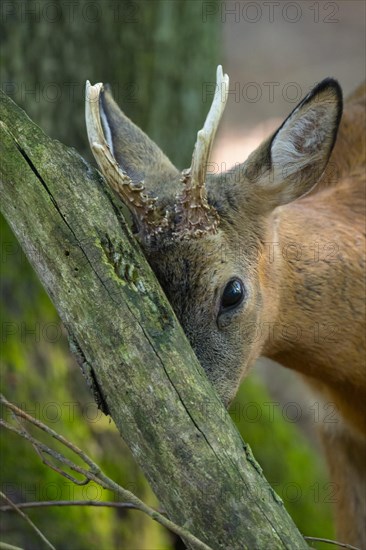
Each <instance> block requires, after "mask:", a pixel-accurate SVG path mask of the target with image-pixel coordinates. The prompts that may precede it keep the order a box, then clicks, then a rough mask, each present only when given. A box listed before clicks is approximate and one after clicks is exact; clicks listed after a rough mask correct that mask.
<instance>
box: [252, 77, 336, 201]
mask: <svg viewBox="0 0 366 550" xmlns="http://www.w3.org/2000/svg"><path fill="white" fill-rule="evenodd" d="M341 115H342V91H341V88H340V86H339V84H338V82H337V81H336V80H333V79H330V78H327V79H325V80H323V81H322V82H320V84H318V85H317V86H316V87H315V88H314V89H313V90H312V91H311V92H310V93H309V94H308V95H307V96H306V97H305V98H304V99H303V101H302V102H301V103H300V104H299V105H298V106H297V107H296V108H295V109H294V110H293V111H292V113H291V114H290V115H289V116H288V117H287V118H286V120H285V121H284V122H283V124H282V125H281V126H280V127H279V128H278V130H277V131H276V132H275V133H274V134H273V135H272V137H271V138H269V139H268V140H267V141H266V142H265V143H264V144H263V145H261V146H260V147H259V148H258V149H257V150H256V151H254V153H252V154H251V155H250V157H249V158H248V160H247V161H246V162H245V163H244V166H243V168H244V173H245V176H246V179H249V181H251V182H253V183H254V184H255V188H256V191H257V192H258V194H259V195H260V197H261V199H262V200H263V191H264V196H265V197H266V199H267V200H266V201H265V202H266V203H267V206H268V207H269V208H273V207H275V206H279V205H281V204H287V203H289V202H291V201H293V200H295V199H298V198H299V197H301V196H302V195H304V194H305V193H307V192H308V191H310V190H311V189H312V188H313V187H314V185H315V184H316V183H317V181H318V180H319V178H320V177H321V175H322V174H323V172H324V170H325V167H326V165H327V162H328V159H329V156H330V154H331V152H332V149H333V146H334V143H335V140H336V137H337V131H338V126H339V122H340V118H341Z"/></svg>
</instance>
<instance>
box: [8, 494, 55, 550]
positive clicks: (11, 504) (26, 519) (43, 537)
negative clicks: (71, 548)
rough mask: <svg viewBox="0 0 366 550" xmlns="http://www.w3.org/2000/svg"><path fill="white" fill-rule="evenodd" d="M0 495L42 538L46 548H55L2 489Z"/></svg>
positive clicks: (52, 549)
mask: <svg viewBox="0 0 366 550" xmlns="http://www.w3.org/2000/svg"><path fill="white" fill-rule="evenodd" d="M0 496H1V497H2V498H3V499H4V500H6V502H8V504H9V505H10V506H12V507H13V508H14V510H15V511H16V512H17V513H18V514H19V515H20V516H21V517H22V518H23V519H25V521H26V522H28V523H29V525H30V526H31V528H32V529H33V530H34V531H35V532H36V533H37V535H38V536H39V537H40V538H41V539H42V540H43V542H44V543H45V544H46V546H48V548H51V550H56V548H55V547H54V546H53V544H51V543H50V541H49V540H48V539H47V538H46V537H45V536H44V534H43V533H42V531H40V530H39V529H38V527H37V526H36V525H35V524H34V523H33V521H32V520H31V519H30V518H29V517H28V516H27V514H25V513H24V512H22V511H21V510H19V508H18V506H17V505H16V504H14V502H13V501H12V500H10V498H8V497H7V496H6V495H4V493H3V492H2V491H0Z"/></svg>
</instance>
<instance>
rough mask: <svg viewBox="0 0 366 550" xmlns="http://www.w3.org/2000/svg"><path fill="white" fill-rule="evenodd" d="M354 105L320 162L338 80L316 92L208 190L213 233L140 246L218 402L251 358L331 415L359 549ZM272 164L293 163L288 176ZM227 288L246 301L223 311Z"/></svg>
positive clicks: (359, 186) (340, 505) (163, 178)
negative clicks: (280, 369) (303, 385)
mask: <svg viewBox="0 0 366 550" xmlns="http://www.w3.org/2000/svg"><path fill="white" fill-rule="evenodd" d="M364 99H365V87H364V86H363V87H360V88H359V89H358V90H357V91H356V92H355V93H354V94H353V95H352V96H351V97H350V99H349V101H348V102H347V103H346V106H345V110H344V114H343V118H342V121H341V124H340V129H339V132H338V138H337V142H336V145H335V147H334V149H333V153H332V155H331V158H330V161H329V163H328V165H327V162H328V159H329V155H330V153H331V151H332V148H333V144H334V139H335V137H336V134H337V128H338V123H339V116H340V112H341V111H340V109H341V97H340V90H339V86H338V85H337V83H334V81H327V82H326V81H324V83H322V85H320V86H319V87H318V88H317V89H316V90H315V91H314V92H313V93H312V94H310V95H309V96H308V97H307V98H306V99H305V100H304V102H302V103H301V105H300V106H299V107H298V108H297V109H295V111H294V112H293V113H292V114H291V115H290V116H289V117H288V119H286V121H285V123H284V124H283V125H282V126H281V128H280V129H279V130H278V131H277V132H276V133H275V134H274V135H273V136H271V137H270V138H269V139H268V140H267V141H266V142H265V143H264V144H263V145H262V146H261V147H259V148H258V150H257V151H255V152H254V153H253V154H252V155H251V156H250V157H249V159H248V160H247V161H246V162H245V163H243V164H242V165H240V166H239V167H238V168H236V169H235V170H234V171H232V172H228V173H226V174H222V175H220V176H219V177H215V178H211V179H210V180H209V181H208V182H207V189H208V200H209V202H210V204H211V205H212V206H214V207H215V208H216V210H217V212H218V214H219V216H220V224H219V229H218V232H217V233H216V234H215V235H207V236H206V237H202V238H200V239H187V240H182V239H174V238H173V236H172V233H169V232H167V233H166V234H163V235H161V236H160V237H159V238H158V239H154V240H150V241H144V240H143V241H142V242H141V244H142V246H143V249H144V251H145V254H146V256H147V258H148V260H149V261H150V263H151V265H152V267H153V269H154V270H155V272H156V274H157V276H158V278H159V280H160V282H161V284H162V286H163V288H164V290H165V292H166V294H167V296H168V298H169V300H170V301H171V303H172V305H173V308H174V309H175V312H176V314H177V316H178V318H179V319H180V321H181V323H182V325H183V328H184V330H185V332H186V334H187V336H188V337H189V339H190V342H191V344H192V346H193V348H194V350H195V352H196V354H197V356H198V358H199V360H200V362H201V364H202V366H203V367H204V369H205V371H206V373H207V375H208V377H209V378H210V380H211V381H212V383H213V384H214V386H215V387H216V389H217V391H218V393H219V395H220V397H221V398H222V400H223V401H224V403H225V404H226V405H227V404H229V403H230V401H231V400H232V398H233V397H234V395H235V393H236V391H237V388H238V386H239V384H240V382H241V380H242V379H243V377H245V375H246V373H247V372H248V370H249V368H250V367H251V365H252V364H253V363H254V362H255V360H256V359H257V358H258V357H259V356H260V355H265V356H267V357H270V358H273V359H275V360H277V361H279V362H280V363H281V364H283V365H284V366H286V367H288V368H291V369H293V370H296V371H297V372H299V373H300V374H301V375H302V377H303V378H304V380H305V381H306V382H307V383H308V385H309V386H310V387H311V388H312V389H313V391H314V392H315V393H316V395H317V396H318V399H319V400H322V402H325V403H329V402H331V403H333V404H334V406H335V407H336V410H337V413H336V420H337V422H336V423H334V424H327V423H326V422H324V423H320V427H321V432H322V439H323V443H324V446H325V453H326V456H327V460H328V462H329V467H330V472H331V476H332V480H333V481H334V483H335V484H336V486H337V497H338V500H337V504H336V516H337V528H338V537H339V539H340V540H341V541H343V542H348V543H353V544H355V545H358V546H362V547H364V548H366V534H365V520H366V513H365V495H366V485H365V479H366V475H365V472H366V466H365V465H366V454H365V451H366V422H365V413H366V410H365V403H366V370H365V362H364V352H365V337H364V332H363V331H364V324H365V304H364V298H365V286H364V232H365V231H364V230H365V227H364V223H365V211H364V202H365V200H364V199H365V189H364V180H365V144H364V129H365V104H364ZM103 101H104V104H103V110H104V114H105V115H106V118H107V119H108V121H109V124H110V126H111V133H112V134H113V135H115V136H116V137H115V142H114V145H115V147H116V149H117V150H116V153H115V155H116V158H118V161H119V162H120V164H121V165H122V166H123V167H124V168H125V170H126V171H127V172H128V170H129V166H130V167H131V177H133V176H135V175H136V173H138V174H139V177H140V176H143V177H144V179H145V183H146V187H147V189H148V190H149V191H151V192H153V193H154V194H155V195H157V196H158V197H159V201H160V203H159V204H160V207H161V208H164V209H165V208H168V209H169V208H170V210H171V212H172V213H173V205H174V202H175V195H176V193H177V192H178V191H179V190H180V186H181V183H180V181H179V178H180V176H179V172H178V171H177V170H176V169H175V168H174V167H173V166H172V165H171V164H170V162H169V161H168V159H166V158H165V157H164V156H163V154H162V153H161V151H160V150H159V151H158V152H156V146H155V145H154V144H152V142H151V141H150V140H149V138H148V137H147V136H145V134H143V133H142V132H141V131H140V130H138V129H137V130H136V127H135V126H133V125H132V123H131V122H130V121H129V120H128V119H127V118H126V117H125V116H124V115H123V113H121V112H120V111H119V110H118V108H117V107H116V105H115V104H114V103H112V99H111V97H110V96H108V94H106V98H105V100H103ZM314 113H315V114H314ZM319 136H320V137H319ZM136 142H137V143H136ZM290 142H291V143H293V144H294V148H293V149H291V148H289V147H287V143H290ZM135 149H136V151H137V153H136V155H135V156H134V150H135ZM144 150H146V158H144V154H143V151H144ZM291 151H292V152H291ZM294 151H295V152H294ZM291 155H292V156H291ZM155 156H156V158H157V164H156V163H155V164H154V162H153V159H154V157H155ZM297 158H299V160H298V164H296V163H293V162H291V161H292V159H295V160H296V159H297ZM281 159H284V160H286V159H287V161H288V160H289V159H290V162H289V163H288V165H287V166H286V170H282V168H283V166H281ZM296 162H297V161H296ZM294 166H295V168H294ZM326 166H327V169H326V171H325V172H324V169H325V167H326ZM288 168H289V169H288ZM323 172H324V174H323V177H322V178H321V179H320V181H319V183H318V185H317V186H316V187H315V188H314V184H315V183H316V182H317V180H319V176H320V175H321V174H322V173H323ZM159 174H160V176H159ZM304 195H305V196H304ZM172 220H173V223H174V214H172ZM294 243H295V244H294ZM295 253H296V254H297V255H296V254H295ZM232 277H238V278H240V279H241V280H242V281H243V284H244V287H245V297H244V300H243V302H242V304H241V305H240V306H238V307H237V308H234V309H232V310H228V311H226V310H225V311H223V310H222V309H220V303H221V296H222V292H223V289H224V288H225V286H226V284H227V282H228V281H229V280H230V279H231V278H232Z"/></svg>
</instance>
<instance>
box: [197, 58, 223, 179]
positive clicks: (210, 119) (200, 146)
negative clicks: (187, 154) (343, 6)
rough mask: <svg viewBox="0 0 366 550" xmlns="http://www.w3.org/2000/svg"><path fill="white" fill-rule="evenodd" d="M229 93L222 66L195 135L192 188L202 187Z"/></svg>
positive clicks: (218, 70)
mask: <svg viewBox="0 0 366 550" xmlns="http://www.w3.org/2000/svg"><path fill="white" fill-rule="evenodd" d="M228 93H229V77H228V75H227V74H225V75H224V74H223V72H222V66H221V65H219V66H218V67H217V71H216V90H215V94H214V98H213V100H212V105H211V108H210V110H209V113H208V115H207V117H206V121H205V123H204V125H203V128H202V130H200V131H199V132H198V133H197V141H196V145H195V148H194V151H193V156H192V164H191V168H190V177H191V180H192V185H193V186H204V184H205V179H206V172H207V163H208V160H209V157H210V153H211V149H212V144H213V141H214V139H215V135H216V131H217V128H218V126H219V123H220V120H221V117H222V114H223V112H224V109H225V106H226V102H227V98H228Z"/></svg>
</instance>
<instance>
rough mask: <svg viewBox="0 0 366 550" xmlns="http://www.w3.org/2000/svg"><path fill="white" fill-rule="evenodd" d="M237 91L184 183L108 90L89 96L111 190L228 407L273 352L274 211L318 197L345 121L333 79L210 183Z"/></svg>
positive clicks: (208, 130)
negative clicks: (259, 361) (211, 164)
mask: <svg viewBox="0 0 366 550" xmlns="http://www.w3.org/2000/svg"><path fill="white" fill-rule="evenodd" d="M228 86H229V80H228V77H227V75H223V73H222V69H221V67H220V66H219V67H218V69H217V87H216V93H215V95H214V99H213V103H212V107H211V109H210V112H209V114H208V117H207V119H206V122H205V124H204V126H203V128H202V130H200V131H199V132H198V135H197V141H196V145H195V147H194V152H193V157H192V164H191V167H190V168H189V169H188V170H184V171H182V172H180V171H179V170H178V169H176V168H175V167H174V166H173V165H172V164H171V162H170V161H169V160H168V159H167V158H166V156H165V155H164V154H163V153H162V151H161V150H160V149H159V148H158V147H157V145H156V144H155V143H153V142H152V141H151V140H150V139H149V138H148V137H147V136H146V135H145V134H144V133H143V132H142V131H141V130H140V129H139V128H138V127H137V126H135V125H134V124H133V122H131V121H130V120H129V119H128V118H127V117H126V116H125V115H124V114H123V113H122V111H121V110H120V109H119V107H118V106H117V105H116V103H115V102H114V100H113V97H112V95H111V92H110V90H109V89H108V88H105V87H103V85H102V84H96V85H95V86H91V85H90V84H89V83H87V88H86V120H87V130H88V136H89V141H90V145H91V148H92V151H93V153H94V156H95V158H96V160H97V162H98V164H99V167H100V168H101V171H102V173H103V174H104V176H105V178H106V180H107V182H108V184H109V185H110V186H111V187H112V188H113V189H114V190H115V191H116V192H117V193H118V195H119V196H120V198H121V199H122V201H123V202H124V203H125V205H126V206H127V207H128V208H129V210H130V211H131V214H132V217H133V220H134V230H135V234H136V237H137V238H138V240H139V242H140V244H141V246H142V248H143V250H144V253H145V255H146V257H147V259H148V261H149V262H150V264H151V266H152V268H153V270H154V271H155V273H156V275H157V277H158V279H159V281H160V283H161V285H162V287H163V289H164V291H165V293H166V295H167V297H168V299H169V300H170V302H171V304H172V306H173V308H174V310H175V312H176V314H177V316H178V318H179V320H180V322H181V324H182V326H183V328H184V330H185V332H186V334H187V336H188V338H189V340H190V342H191V345H192V347H193V349H194V350H195V353H196V355H197V357H198V359H199V360H200V362H201V364H202V366H203V368H204V369H205V371H206V373H207V375H208V377H209V379H210V380H211V381H212V383H213V384H214V386H215V387H216V389H217V391H218V393H219V395H220V396H221V398H222V400H223V401H224V403H225V404H226V405H227V404H229V402H230V401H231V400H232V398H233V397H234V395H235V393H236V390H237V388H238V385H239V383H240V381H241V379H242V378H243V376H244V375H245V373H246V372H247V371H248V368H249V367H250V366H251V364H252V363H253V362H254V360H255V359H256V358H257V357H258V356H259V355H260V354H261V352H262V350H263V347H264V346H265V340H264V339H263V338H257V337H256V331H257V327H258V325H259V324H261V323H263V322H264V321H265V320H267V319H270V318H272V316H273V315H274V311H275V309H276V301H277V300H278V299H279V297H278V296H276V291H275V288H276V285H275V284H274V283H275V281H277V280H278V278H280V277H281V272H280V269H279V268H278V265H272V264H271V262H269V261H268V258H267V255H266V246H265V243H266V242H270V241H273V240H275V232H276V222H275V209H277V207H280V206H282V205H285V204H288V203H290V202H291V201H295V200H296V199H299V198H300V197H302V196H303V195H304V194H306V193H308V192H309V191H310V190H311V189H312V188H313V187H314V185H316V183H317V181H318V180H319V178H320V177H321V175H322V173H323V172H324V170H325V167H326V165H327V162H328V159H329V156H330V153H331V151H332V148H333V145H334V142H335V138H336V134H337V129H338V125H339V121H340V116H341V111H342V96H341V90H340V87H339V84H338V83H337V82H336V81H334V80H332V79H326V80H324V81H322V82H321V83H320V84H318V85H317V86H316V87H315V88H314V89H313V90H312V91H311V92H310V93H309V94H308V95H307V96H306V97H305V98H304V99H303V101H302V102H301V103H300V104H299V105H298V106H297V107H296V108H295V109H294V110H293V111H292V113H291V114H290V115H289V116H288V117H287V118H286V120H285V121H284V122H283V124H282V125H281V126H280V127H279V128H278V130H277V131H276V132H275V133H274V134H273V135H272V136H271V137H270V138H269V139H267V140H266V141H265V142H264V143H263V144H262V145H261V146H260V147H259V148H258V149H257V150H256V151H254V152H253V153H252V154H251V155H250V156H249V158H248V159H247V160H246V161H245V162H243V163H241V164H238V165H237V166H236V167H235V168H234V169H233V170H229V171H227V172H225V173H222V174H220V175H210V174H208V173H207V166H208V161H209V155H210V151H211V147H212V143H213V139H214V136H215V133H216V129H217V126H218V123H219V120H220V117H221V115H222V112H223V110H224V107H225V103H226V99H227V93H228Z"/></svg>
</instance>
